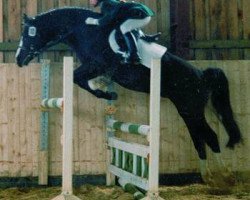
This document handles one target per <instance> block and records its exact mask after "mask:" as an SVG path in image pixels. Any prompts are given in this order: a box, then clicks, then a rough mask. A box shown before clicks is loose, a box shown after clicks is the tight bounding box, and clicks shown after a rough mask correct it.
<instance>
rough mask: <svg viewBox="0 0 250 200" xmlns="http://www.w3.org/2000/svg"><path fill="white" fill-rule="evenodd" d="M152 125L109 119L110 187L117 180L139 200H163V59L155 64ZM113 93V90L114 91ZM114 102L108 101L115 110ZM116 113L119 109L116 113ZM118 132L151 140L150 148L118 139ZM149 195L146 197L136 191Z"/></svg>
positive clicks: (151, 96) (107, 120)
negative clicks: (161, 158)
mask: <svg viewBox="0 0 250 200" xmlns="http://www.w3.org/2000/svg"><path fill="white" fill-rule="evenodd" d="M150 69H151V73H150V74H151V75H150V80H151V81H150V120H149V121H150V125H140V124H133V123H125V122H121V121H117V120H115V119H114V113H108V114H107V116H106V127H107V146H108V152H107V168H108V171H107V185H113V184H114V182H115V181H114V180H115V176H117V177H119V183H120V185H121V186H122V187H123V188H124V189H125V190H128V191H130V192H132V193H134V197H135V198H136V199H142V198H143V199H145V200H146V199H148V200H153V199H154V200H156V199H157V200H160V199H162V198H161V197H160V196H159V191H158V188H159V137H160V80H161V79H160V77H161V61H160V59H152V60H151V67H150ZM111 90H112V88H111ZM112 105H113V101H108V106H112ZM114 110H115V109H114ZM115 131H123V132H127V133H131V134H137V135H143V136H147V139H148V141H149V145H142V144H137V143H131V142H125V141H123V140H121V139H119V138H116V137H115ZM135 186H136V187H139V188H141V189H143V190H146V191H147V195H146V197H145V196H144V195H143V194H142V193H141V192H140V191H139V190H137V189H136V187H135Z"/></svg>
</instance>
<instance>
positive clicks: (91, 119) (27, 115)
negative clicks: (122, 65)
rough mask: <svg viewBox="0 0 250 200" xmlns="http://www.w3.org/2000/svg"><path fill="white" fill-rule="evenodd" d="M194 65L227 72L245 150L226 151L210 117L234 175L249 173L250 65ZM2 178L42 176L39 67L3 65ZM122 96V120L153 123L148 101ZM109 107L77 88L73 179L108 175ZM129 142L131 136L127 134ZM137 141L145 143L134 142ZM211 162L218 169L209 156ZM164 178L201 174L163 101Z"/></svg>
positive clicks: (56, 127) (53, 142) (55, 118)
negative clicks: (106, 117)
mask: <svg viewBox="0 0 250 200" xmlns="http://www.w3.org/2000/svg"><path fill="white" fill-rule="evenodd" d="M191 63H193V64H194V65H197V66H200V67H202V68H205V67H209V66H210V67H211V66H213V67H219V68H222V69H223V70H224V71H225V73H226V75H227V76H228V78H229V84H230V92H231V101H232V105H233V110H234V114H235V117H236V119H237V121H238V123H239V125H240V128H241V130H242V134H243V138H244V146H240V147H238V148H236V149H235V151H231V150H229V149H226V148H225V144H226V142H227V135H226V133H225V131H224V128H223V127H222V125H221V123H220V122H219V121H218V118H217V117H216V115H215V114H214V110H213V108H212V107H211V106H210V105H209V106H208V108H207V110H206V116H207V119H208V121H209V124H210V125H211V126H212V127H213V129H214V130H215V131H216V133H217V134H218V137H219V140H220V144H221V146H222V151H223V153H222V156H223V158H224V159H225V163H226V165H227V166H228V167H229V168H231V169H232V170H234V171H249V169H250V157H249V151H250V137H249V136H248V134H249V132H250V124H249V120H250V102H249V98H250V91H249V89H248V88H249V85H250V61H192V62H191ZM0 85H1V87H0V177H20V176H37V172H38V171H37V170H38V163H37V162H38V150H39V146H38V145H39V142H38V138H39V116H40V109H39V105H40V91H41V89H40V87H41V83H40V66H39V65H37V64H32V65H31V66H29V67H26V68H21V69H20V68H18V67H17V66H16V65H15V64H0ZM50 87H51V97H60V96H61V95H62V91H61V89H62V64H60V65H58V64H57V65H55V64H53V67H52V71H51V85H50ZM116 89H117V91H118V94H119V100H118V101H117V103H116V104H117V107H118V111H117V115H116V116H117V118H118V119H120V120H124V121H128V122H129V121H130V122H135V123H142V124H147V123H148V112H149V109H148V104H149V100H148V95H146V94H142V93H138V92H132V91H129V90H126V89H123V88H121V87H119V86H116ZM104 108H105V101H104V100H100V99H97V98H95V97H94V96H93V95H91V94H89V93H88V92H86V91H85V90H82V89H79V88H78V87H77V86H74V174H76V175H83V174H90V175H91V174H104V173H105V153H106V151H105V132H104V131H105V128H104ZM61 114H62V113H61V112H60V111H55V112H51V113H50V142H49V159H50V160H49V174H50V175H60V174H61V158H62V154H61V144H60V137H61V133H62V118H61ZM123 136H124V137H125V138H128V134H123ZM132 140H133V141H141V138H137V137H132ZM209 161H210V163H211V164H213V163H214V160H213V157H212V155H211V152H210V150H209ZM160 172H161V173H188V172H198V158H197V153H196V151H195V150H194V147H193V145H192V142H191V139H190V136H189V134H188V133H187V128H186V126H185V125H184V122H183V120H182V119H181V118H180V116H179V115H178V113H177V111H176V108H175V107H174V106H173V104H172V103H171V102H170V101H169V100H168V99H162V100H161V146H160Z"/></svg>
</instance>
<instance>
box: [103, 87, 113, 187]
mask: <svg viewBox="0 0 250 200" xmlns="http://www.w3.org/2000/svg"><path fill="white" fill-rule="evenodd" d="M108 90H109V91H110V92H113V91H114V85H113V83H111V84H110V85H109V86H108ZM107 106H108V107H110V108H112V107H114V101H113V100H109V101H107ZM106 112H107V113H106V118H105V123H106V124H107V122H108V120H113V119H114V112H115V111H114V112H111V113H109V112H108V111H106ZM110 137H114V130H113V129H110V128H108V127H107V126H106V145H107V146H106V148H107V155H106V168H107V170H106V185H108V186H111V185H115V175H113V174H112V173H111V172H110V171H109V170H108V169H109V165H110V163H111V161H112V157H113V153H112V148H110V147H109V146H108V139H109V138H110Z"/></svg>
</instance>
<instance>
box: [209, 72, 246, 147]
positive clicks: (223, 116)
mask: <svg viewBox="0 0 250 200" xmlns="http://www.w3.org/2000/svg"><path fill="white" fill-rule="evenodd" d="M204 80H205V82H206V84H207V85H208V86H209V89H210V90H211V100H212V105H213V106H214V108H215V110H216V112H217V113H218V115H219V118H220V120H221V122H222V123H223V125H224V127H225V129H226V131H227V133H228V136H229V141H228V143H227V147H229V148H234V146H235V145H236V144H237V143H239V142H241V141H242V137H241V132H240V129H239V127H238V125H237V123H236V121H235V119H234V116H233V111H232V107H231V103H230V96H229V87H228V80H227V77H226V75H225V74H224V72H223V71H222V70H221V69H218V68H208V69H206V70H205V71H204Z"/></svg>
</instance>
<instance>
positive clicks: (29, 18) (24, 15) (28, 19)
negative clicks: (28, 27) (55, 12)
mask: <svg viewBox="0 0 250 200" xmlns="http://www.w3.org/2000/svg"><path fill="white" fill-rule="evenodd" d="M31 19H32V18H31V17H29V16H28V15H27V14H25V13H24V14H23V20H24V22H30V21H31Z"/></svg>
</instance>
